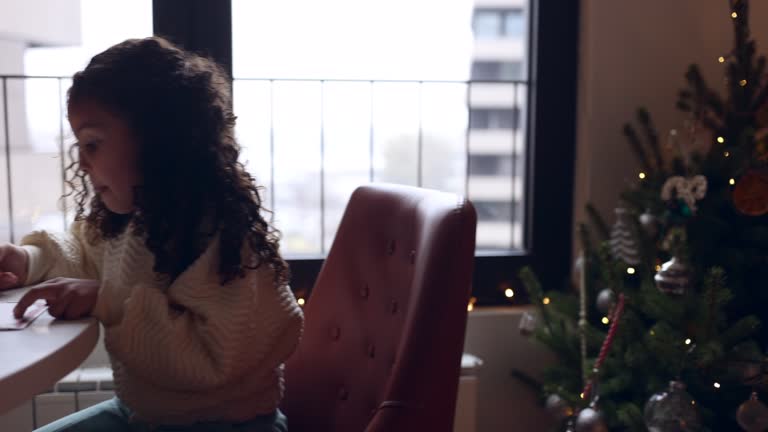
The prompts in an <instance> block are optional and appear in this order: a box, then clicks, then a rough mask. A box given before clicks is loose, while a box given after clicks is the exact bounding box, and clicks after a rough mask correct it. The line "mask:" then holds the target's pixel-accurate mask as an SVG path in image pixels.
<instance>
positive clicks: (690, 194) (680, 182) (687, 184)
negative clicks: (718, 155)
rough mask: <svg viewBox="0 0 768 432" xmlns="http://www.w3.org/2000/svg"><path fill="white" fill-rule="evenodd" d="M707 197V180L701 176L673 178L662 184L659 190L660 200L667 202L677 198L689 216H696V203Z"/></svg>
mask: <svg viewBox="0 0 768 432" xmlns="http://www.w3.org/2000/svg"><path fill="white" fill-rule="evenodd" d="M706 195H707V178H706V177H704V176H703V175H697V176H694V177H691V178H685V177H681V176H673V177H670V178H668V179H667V181H666V182H664V186H662V188H661V199H662V200H663V201H669V200H671V199H674V198H677V199H679V200H682V201H683V202H684V203H685V206H686V207H684V208H687V209H688V211H690V214H696V210H697V208H696V201H698V200H701V199H703V198H704V197H705V196H706Z"/></svg>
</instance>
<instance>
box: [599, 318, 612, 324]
mask: <svg viewBox="0 0 768 432" xmlns="http://www.w3.org/2000/svg"><path fill="white" fill-rule="evenodd" d="M600 321H601V322H602V323H603V324H605V325H608V323H609V322H611V320H609V319H608V317H603V319H601V320H600Z"/></svg>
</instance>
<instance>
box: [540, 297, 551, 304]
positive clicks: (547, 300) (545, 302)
mask: <svg viewBox="0 0 768 432" xmlns="http://www.w3.org/2000/svg"><path fill="white" fill-rule="evenodd" d="M541 302H542V303H544V304H545V305H548V304H549V302H550V300H549V297H544V298H543V299H541Z"/></svg>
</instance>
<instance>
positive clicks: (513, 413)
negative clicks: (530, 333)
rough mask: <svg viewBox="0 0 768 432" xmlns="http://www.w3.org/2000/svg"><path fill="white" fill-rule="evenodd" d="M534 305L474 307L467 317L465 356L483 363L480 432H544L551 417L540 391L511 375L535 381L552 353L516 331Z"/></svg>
mask: <svg viewBox="0 0 768 432" xmlns="http://www.w3.org/2000/svg"><path fill="white" fill-rule="evenodd" d="M533 310H534V308H533V307H531V306H517V307H494V308H476V309H475V310H474V311H472V312H470V313H469V318H468V321H467V333H466V338H465V341H464V352H467V353H471V354H474V355H476V356H478V357H480V359H481V360H482V361H483V366H482V367H480V368H479V370H478V382H477V386H478V392H477V431H478V432H509V431H521V432H522V431H525V432H540V431H541V432H544V431H547V430H548V427H549V423H548V421H549V419H548V417H547V414H546V412H545V411H544V410H543V409H542V407H541V405H540V392H539V391H538V390H536V389H532V388H530V387H529V386H527V385H526V384H523V383H522V382H521V381H520V380H518V379H517V378H515V377H513V376H512V371H513V370H515V369H516V370H519V371H522V372H524V373H526V374H528V375H530V376H532V377H534V378H540V376H539V374H540V373H541V371H542V370H543V369H544V367H545V366H546V365H547V364H551V362H552V361H554V358H553V357H552V355H551V354H550V353H549V352H548V351H547V350H546V349H545V348H544V347H543V346H542V345H541V344H539V343H538V342H537V341H536V340H535V339H533V338H530V337H527V336H523V335H521V334H520V331H519V330H518V325H519V322H520V317H521V316H522V314H523V312H525V311H533Z"/></svg>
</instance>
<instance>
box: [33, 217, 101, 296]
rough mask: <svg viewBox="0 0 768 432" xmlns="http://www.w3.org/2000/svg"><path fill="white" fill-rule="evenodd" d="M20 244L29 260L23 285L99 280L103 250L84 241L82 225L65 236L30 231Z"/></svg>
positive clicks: (77, 225)
mask: <svg viewBox="0 0 768 432" xmlns="http://www.w3.org/2000/svg"><path fill="white" fill-rule="evenodd" d="M20 244H21V246H22V247H23V248H24V250H26V251H27V256H28V257H29V260H28V264H27V280H26V281H25V282H24V284H25V285H31V284H35V283H38V282H41V281H44V280H48V279H52V278H55V277H71V278H80V279H99V275H100V263H101V254H102V251H103V247H102V245H101V244H91V243H90V242H89V241H88V240H87V239H86V233H85V221H75V222H73V223H72V225H71V226H70V229H69V231H67V232H65V233H54V232H49V231H34V232H32V233H30V234H28V235H26V236H24V238H22V239H21V243H20Z"/></svg>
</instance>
